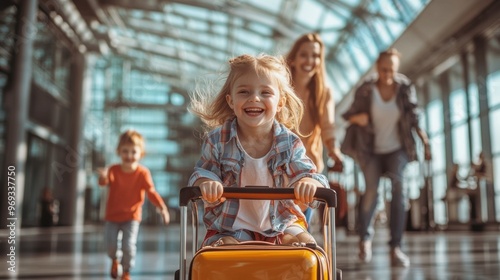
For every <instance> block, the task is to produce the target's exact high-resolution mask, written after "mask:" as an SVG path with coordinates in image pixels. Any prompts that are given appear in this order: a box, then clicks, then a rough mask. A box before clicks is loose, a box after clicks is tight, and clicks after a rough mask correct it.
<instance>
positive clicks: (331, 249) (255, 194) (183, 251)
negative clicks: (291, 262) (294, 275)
mask: <svg viewBox="0 0 500 280" xmlns="http://www.w3.org/2000/svg"><path fill="white" fill-rule="evenodd" d="M223 196H224V197H225V198H227V199H261V200H286V199H295V195H294V190H293V188H268V187H252V188H224V194H223ZM199 199H201V191H200V188H199V187H184V188H182V189H181V190H180V197H179V206H180V219H181V221H180V222H181V232H180V267H179V268H180V269H179V270H178V271H176V275H175V279H176V280H178V279H179V280H186V279H199V278H200V277H198V278H196V277H197V276H196V275H195V276H194V277H192V274H193V266H195V268H194V269H195V270H196V269H197V268H198V267H199V266H201V265H200V263H201V262H203V261H199V262H197V263H195V264H193V263H194V261H195V258H196V256H197V255H198V256H199V255H201V254H202V253H205V256H204V257H200V258H198V259H203V260H208V261H213V260H216V261H219V262H215V264H216V265H214V263H212V264H211V265H209V266H204V267H209V268H210V269H209V270H210V273H212V274H214V275H215V276H213V278H211V276H210V275H208V274H209V273H208V272H209V271H206V272H207V273H205V274H202V275H203V276H201V278H202V279H231V278H225V277H226V276H227V275H228V274H229V272H227V270H225V269H227V267H230V268H231V269H235V271H231V273H233V274H232V275H233V276H231V277H232V278H233V279H234V275H238V279H239V280H245V279H286V278H283V277H282V276H279V275H280V274H279V272H277V271H276V270H272V271H269V273H268V274H266V273H260V274H259V275H260V276H259V277H258V278H255V274H249V271H255V268H256V267H259V266H260V267H259V268H262V269H266V267H269V268H270V269H271V267H274V266H275V265H274V264H273V260H275V261H276V260H281V259H282V258H281V257H270V262H268V263H266V264H265V265H262V259H263V258H265V256H273V254H278V256H283V258H288V257H290V258H296V257H297V256H298V255H301V256H304V258H306V259H303V260H302V263H303V264H307V265H306V266H309V264H310V263H311V261H312V262H314V263H316V260H313V257H311V256H310V255H311V254H315V255H316V256H317V257H318V260H317V266H318V267H320V270H325V269H326V270H327V271H320V272H318V274H317V276H313V277H312V278H307V279H329V280H332V279H333V280H340V279H342V271H341V270H340V269H337V263H336V237H335V207H336V206H337V194H336V192H335V191H334V190H332V189H326V188H318V189H317V190H316V194H315V200H317V201H320V202H323V203H325V204H326V207H327V211H326V210H325V212H327V214H326V217H327V218H326V219H324V223H325V226H324V231H323V244H324V249H323V248H321V247H319V246H317V245H316V246H312V247H314V248H311V246H309V244H307V245H306V244H302V246H301V245H300V244H299V245H298V246H295V244H294V245H273V244H271V243H267V242H258V241H249V242H242V243H241V244H237V245H222V246H217V247H214V246H205V247H203V248H198V213H197V209H196V208H197V207H193V209H194V211H193V220H192V222H193V247H192V249H193V252H192V253H193V256H194V257H193V260H191V265H190V266H189V268H190V269H189V271H188V263H187V242H188V241H187V215H188V209H187V208H188V204H189V203H190V202H192V205H196V204H195V202H196V201H197V200H199ZM263 243H267V244H263ZM207 247H210V248H207ZM311 249H312V250H311ZM306 251H307V252H306ZM311 251H312V252H313V253H311ZM318 252H319V253H318ZM321 252H323V253H321ZM280 254H283V255H280ZM321 255H323V256H321ZM238 256H240V257H244V260H241V259H239V258H238ZM274 256H276V255H274ZM221 258H222V259H223V260H222V262H220V259H221ZM224 262H225V263H224ZM259 262H260V263H259ZM221 264H222V265H221ZM226 264H227V265H226ZM303 264H302V265H301V266H302V267H303V266H304V265H303ZM296 267H297V266H296ZM296 267H295V268H296ZM273 269H274V268H273ZM201 273H203V272H201ZM252 275H253V276H252ZM263 275H264V276H263ZM265 275H267V276H265ZM324 275H326V277H325V276H324Z"/></svg>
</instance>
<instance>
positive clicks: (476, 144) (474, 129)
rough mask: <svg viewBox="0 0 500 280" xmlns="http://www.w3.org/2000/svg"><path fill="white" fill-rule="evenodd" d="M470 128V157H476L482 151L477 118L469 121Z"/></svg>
mask: <svg viewBox="0 0 500 280" xmlns="http://www.w3.org/2000/svg"><path fill="white" fill-rule="evenodd" d="M470 128H471V133H472V135H471V137H472V143H471V149H472V155H474V156H476V155H478V154H479V153H480V152H481V151H482V150H483V148H482V144H481V124H480V122H479V118H477V117H476V118H473V119H471V121H470Z"/></svg>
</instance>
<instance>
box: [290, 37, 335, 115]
mask: <svg viewBox="0 0 500 280" xmlns="http://www.w3.org/2000/svg"><path fill="white" fill-rule="evenodd" d="M309 42H313V43H318V44H319V46H320V60H321V63H320V65H318V66H317V70H316V73H315V74H314V76H313V77H312V78H311V81H310V82H309V85H308V88H309V91H310V92H311V94H310V97H309V98H310V99H311V102H307V104H309V106H308V108H307V109H309V110H310V111H311V114H312V117H313V120H314V121H315V123H319V120H320V118H321V116H322V115H323V113H324V112H323V108H325V103H326V101H327V91H326V88H325V84H326V70H325V44H324V43H323V40H321V37H320V36H319V34H317V33H307V34H304V35H302V36H300V37H299V38H298V39H297V40H296V41H295V43H294V44H293V46H292V48H291V49H290V52H288V55H287V56H286V63H287V65H288V68H290V73H291V75H292V78H293V75H294V73H295V69H294V67H292V64H293V62H294V61H295V58H296V57H297V53H298V52H299V49H300V47H301V46H302V44H304V43H309ZM292 85H293V79H292Z"/></svg>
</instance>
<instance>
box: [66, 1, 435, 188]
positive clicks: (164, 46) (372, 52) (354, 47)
mask: <svg viewBox="0 0 500 280" xmlns="http://www.w3.org/2000/svg"><path fill="white" fill-rule="evenodd" d="M429 1H430V0H377V1H372V0H245V1H234V0H199V1H195V0H177V1H165V0H149V1H128V0H99V1H95V0H84V1H73V3H74V5H75V6H76V7H77V8H78V10H79V11H80V12H81V14H82V16H83V18H84V19H85V22H86V23H87V24H88V26H90V29H91V30H92V32H93V34H94V36H95V37H96V38H97V39H98V40H100V41H101V45H102V44H103V43H104V44H106V45H107V46H108V48H104V49H108V50H109V51H108V52H107V54H104V55H103V56H101V57H100V58H99V60H98V63H96V64H95V66H94V67H95V69H94V71H93V75H94V76H93V78H92V79H93V89H92V95H93V101H92V106H91V111H92V112H93V114H94V115H95V118H98V119H102V118H104V119H105V120H107V122H109V123H110V128H111V129H110V132H107V133H104V132H103V131H102V130H101V131H100V132H96V133H94V134H95V135H92V136H91V137H92V138H93V139H101V142H102V143H103V146H105V149H106V150H107V151H109V152H108V153H109V154H113V151H114V145H115V143H114V142H115V139H114V138H113V135H116V133H118V132H120V131H123V130H124V129H125V128H137V129H139V130H140V131H141V132H143V133H144V134H145V136H146V138H147V140H148V142H147V147H148V148H150V151H148V152H149V156H148V157H147V158H146V159H145V160H146V161H147V162H146V163H145V164H146V165H148V167H149V168H150V169H152V172H153V174H157V177H156V178H155V182H156V184H157V185H162V186H168V185H176V187H178V186H180V184H182V182H185V181H183V180H185V177H186V176H189V173H190V172H191V171H192V166H193V164H194V163H193V162H192V160H194V159H196V158H197V157H198V155H199V151H198V149H199V142H197V141H198V139H196V137H195V133H193V131H194V130H195V129H194V128H193V125H194V124H195V123H196V120H194V118H193V117H192V116H190V115H189V114H188V113H187V111H186V106H187V102H188V94H189V93H190V92H192V91H193V90H194V89H195V86H196V84H197V82H199V81H200V80H203V79H212V78H213V77H215V76H217V74H219V73H220V72H221V70H223V69H224V67H225V66H226V62H227V61H228V59H229V58H231V57H233V56H236V55H240V54H243V53H249V54H258V53H269V54H283V55H284V54H286V52H287V51H288V50H289V48H290V47H291V45H292V43H293V41H294V40H295V39H296V38H298V37H299V36H300V35H302V34H303V33H306V32H311V31H314V32H318V33H319V34H320V35H321V36H322V38H323V40H324V42H325V45H326V60H327V61H326V69H327V73H328V76H329V83H330V86H331V87H332V88H333V90H334V94H335V99H336V101H337V102H339V101H340V100H341V99H342V98H343V97H344V96H345V95H346V94H347V93H348V92H349V91H350V90H351V89H352V88H353V86H354V85H355V84H356V83H357V82H358V80H359V79H360V77H361V76H363V75H364V74H365V73H366V72H367V71H368V70H369V69H370V68H371V66H372V64H373V62H374V60H375V58H376V56H377V55H378V53H379V52H380V51H381V50H383V49H385V48H387V47H389V46H390V45H391V44H393V42H394V41H395V40H396V39H397V38H398V37H399V36H400V35H401V33H402V32H403V31H404V30H405V28H406V27H407V26H408V25H409V24H410V23H411V22H412V21H413V20H414V18H415V17H416V16H417V15H418V14H419V13H420V12H421V11H422V9H423V8H424V7H425V6H426V5H427V4H428V2H429ZM61 2H69V1H61ZM92 3H94V4H95V3H98V5H99V7H98V8H97V7H95V6H92V5H91V4H92ZM86 5H88V6H91V7H93V8H92V9H89V8H88V7H87V6H86ZM90 10H92V12H90ZM100 75H102V76H100ZM98 76H100V77H98ZM103 77H108V78H112V81H111V82H110V81H106V78H105V79H103ZM111 133H113V134H111ZM90 134H92V132H91V133H90ZM115 138H116V137H115ZM106 139H107V140H106ZM106 141H108V142H106ZM106 143H107V144H106ZM190 154H192V158H190ZM183 161H187V162H188V163H183ZM155 171H156V172H155ZM186 174H187V175H186ZM159 189H160V191H161V192H163V194H164V195H167V196H168V195H173V196H175V194H176V193H177V188H174V189H173V190H170V189H169V188H168V187H164V189H163V190H162V187H159Z"/></svg>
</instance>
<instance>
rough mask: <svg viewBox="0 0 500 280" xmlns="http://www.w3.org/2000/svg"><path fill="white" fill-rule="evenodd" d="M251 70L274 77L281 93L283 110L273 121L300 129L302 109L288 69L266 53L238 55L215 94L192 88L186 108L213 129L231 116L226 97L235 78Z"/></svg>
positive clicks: (232, 112) (232, 60)
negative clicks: (192, 93) (192, 91)
mask: <svg viewBox="0 0 500 280" xmlns="http://www.w3.org/2000/svg"><path fill="white" fill-rule="evenodd" d="M249 71H254V72H255V73H257V75H262V76H265V77H267V78H270V79H272V80H274V81H275V82H276V84H277V86H278V90H279V93H280V97H279V98H280V102H282V104H284V105H283V107H282V109H281V110H280V111H279V112H277V113H276V117H275V118H276V120H277V121H278V122H279V123H282V124H283V125H285V126H286V127H287V128H289V129H291V130H294V131H296V132H297V133H300V132H299V124H300V121H301V120H302V115H303V113H304V108H303V105H302V101H301V100H300V98H298V97H297V95H296V94H295V92H294V90H293V88H292V86H291V84H290V82H291V79H290V72H289V70H288V67H287V65H286V63H285V61H284V59H283V58H282V57H276V56H271V55H266V54H260V55H258V56H251V55H247V54H244V55H240V56H237V57H235V58H232V59H230V60H229V71H228V74H227V78H226V81H225V82H224V85H223V86H222V88H221V90H220V91H219V92H218V93H217V95H215V96H213V94H211V93H210V91H207V90H205V91H195V93H194V95H192V96H191V104H190V106H189V111H190V112H192V113H194V114H195V115H197V116H199V117H200V118H201V120H202V121H203V122H204V123H205V124H206V125H207V127H208V129H213V128H215V127H217V126H220V125H222V124H223V123H224V122H225V121H226V120H229V119H232V118H233V117H234V116H235V115H234V111H233V109H231V107H229V104H228V103H227V101H226V96H227V95H231V88H232V87H233V84H234V82H235V81H236V79H238V78H239V77H241V76H242V75H244V74H246V73H248V72H249Z"/></svg>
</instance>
